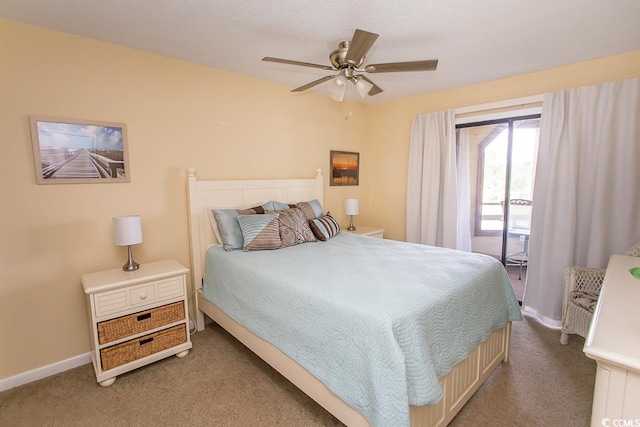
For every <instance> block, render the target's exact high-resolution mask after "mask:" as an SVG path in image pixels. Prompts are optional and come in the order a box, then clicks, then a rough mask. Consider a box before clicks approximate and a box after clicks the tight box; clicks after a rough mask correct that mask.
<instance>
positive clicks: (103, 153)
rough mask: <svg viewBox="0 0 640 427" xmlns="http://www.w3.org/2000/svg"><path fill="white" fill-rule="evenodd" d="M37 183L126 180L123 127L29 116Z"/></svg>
mask: <svg viewBox="0 0 640 427" xmlns="http://www.w3.org/2000/svg"><path fill="white" fill-rule="evenodd" d="M30 122H31V140H32V142H33V161H34V165H35V170H36V183H38V184H87V183H106V182H129V180H130V179H129V175H130V170H129V155H128V151H127V127H126V125H124V124H122V123H110V122H99V121H87V120H74V119H58V118H53V117H36V116H31V117H30Z"/></svg>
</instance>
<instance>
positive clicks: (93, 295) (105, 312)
mask: <svg viewBox="0 0 640 427" xmlns="http://www.w3.org/2000/svg"><path fill="white" fill-rule="evenodd" d="M188 271H189V270H188V269H187V268H185V267H184V266H182V265H181V264H180V263H178V262H176V261H173V260H166V261H159V262H152V263H148V264H141V265H140V268H139V269H138V270H135V271H123V270H122V268H117V269H113V270H106V271H100V272H97V273H90V274H84V275H82V286H83V288H84V292H85V293H86V294H87V309H88V313H89V322H90V325H91V347H92V348H91V360H92V361H93V367H94V370H95V373H96V379H97V381H98V383H99V384H100V385H101V386H103V387H107V386H110V385H111V384H113V383H114V381H115V380H116V377H117V376H118V375H120V374H123V373H125V372H128V371H131V370H133V369H136V368H139V367H141V366H144V365H147V364H149V363H152V362H155V361H157V360H160V359H163V358H165V357H169V356H172V355H176V356H178V357H184V356H186V355H187V354H188V353H189V349H191V347H192V345H191V337H190V335H189V310H188V305H187V290H186V284H187V278H186V276H187V272H188Z"/></svg>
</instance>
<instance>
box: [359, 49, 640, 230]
mask: <svg viewBox="0 0 640 427" xmlns="http://www.w3.org/2000/svg"><path fill="white" fill-rule="evenodd" d="M635 77H640V50H638V51H633V52H629V53H626V54H621V55H615V56H610V57H607V58H602V59H599V60H593V61H588V62H582V63H577V64H572V65H568V66H565V67H560V68H554V69H551V70H545V71H540V72H536V73H531V74H524V75H520V76H515V77H510V78H506V79H500V80H495V81H490V82H486V83H481V84H476V85H471V86H465V87H461V88H456V89H451V90H446V91H442V92H437V93H431V94H426V95H422V96H417V97H412V98H406V99H402V100H400V101H396V102H389V103H385V104H381V105H376V106H372V107H370V108H369V109H368V110H369V111H368V113H369V121H368V125H367V131H366V132H367V149H368V151H367V153H368V155H369V156H370V158H371V159H372V160H371V161H372V162H373V163H372V165H371V167H372V169H373V170H374V171H375V173H374V174H372V176H371V177H372V181H371V182H370V183H369V184H371V185H370V186H369V188H370V189H371V191H373V194H372V197H371V198H370V199H369V201H370V203H371V206H370V209H371V212H372V215H373V218H372V220H373V221H374V223H375V225H378V226H380V227H383V228H385V229H386V232H385V237H388V238H391V239H396V240H404V239H405V231H406V230H405V218H406V210H405V206H406V188H407V183H406V180H407V165H408V164H409V141H410V138H411V124H412V121H413V117H414V116H416V115H418V114H423V113H428V112H432V111H442V110H447V109H455V108H460V107H466V106H472V105H479V104H485V103H490V102H495V101H501V100H506V99H512V98H520V97H525V96H531V95H538V94H544V93H548V92H553V91H557V90H562V89H568V88H573V87H579V86H589V85H595V84H600V83H604V82H608V81H616V80H624V79H629V78H635ZM374 189H375V190H374Z"/></svg>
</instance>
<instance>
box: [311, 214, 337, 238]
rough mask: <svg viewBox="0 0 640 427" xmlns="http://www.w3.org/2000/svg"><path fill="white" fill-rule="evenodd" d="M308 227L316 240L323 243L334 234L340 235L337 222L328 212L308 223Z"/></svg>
mask: <svg viewBox="0 0 640 427" xmlns="http://www.w3.org/2000/svg"><path fill="white" fill-rule="evenodd" d="M309 226H310V227H311V230H312V231H313V234H314V235H315V236H316V238H317V239H318V240H321V241H323V242H326V241H327V240H329V239H330V238H332V237H333V236H335V235H336V234H338V233H340V225H339V224H338V221H336V220H335V218H334V217H332V216H331V213H329V212H327V214H326V215H324V216H322V217H321V218H316V219H312V220H311V221H309Z"/></svg>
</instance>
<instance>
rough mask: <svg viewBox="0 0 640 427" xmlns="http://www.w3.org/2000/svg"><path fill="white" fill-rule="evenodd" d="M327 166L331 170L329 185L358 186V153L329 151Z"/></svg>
mask: <svg viewBox="0 0 640 427" xmlns="http://www.w3.org/2000/svg"><path fill="white" fill-rule="evenodd" d="M329 165H330V170H331V175H330V176H329V185H335V186H343V185H359V184H360V153H356V152H352V151H337V150H331V151H330V159H329Z"/></svg>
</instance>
